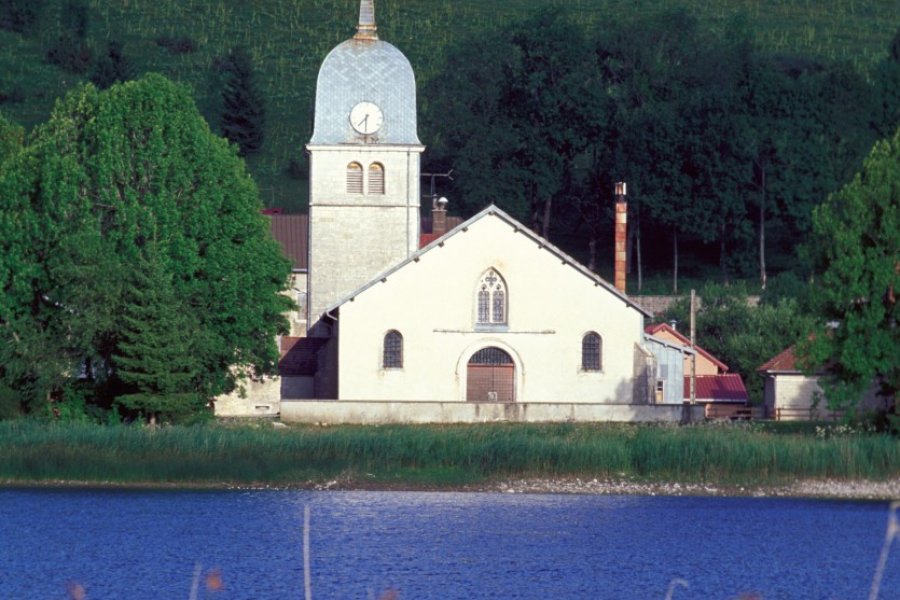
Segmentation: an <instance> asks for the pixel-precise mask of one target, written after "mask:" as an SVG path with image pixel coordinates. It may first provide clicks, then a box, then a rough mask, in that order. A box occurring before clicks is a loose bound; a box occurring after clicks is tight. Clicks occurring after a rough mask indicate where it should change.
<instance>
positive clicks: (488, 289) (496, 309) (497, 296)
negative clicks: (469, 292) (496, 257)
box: [476, 269, 508, 325]
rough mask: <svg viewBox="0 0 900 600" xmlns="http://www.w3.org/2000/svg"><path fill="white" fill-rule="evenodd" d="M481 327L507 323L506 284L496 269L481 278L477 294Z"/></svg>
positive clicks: (486, 272) (488, 271)
mask: <svg viewBox="0 0 900 600" xmlns="http://www.w3.org/2000/svg"><path fill="white" fill-rule="evenodd" d="M476 293H477V296H476V306H477V308H478V324H479V325H499V324H504V323H506V314H507V302H508V298H507V295H506V284H505V283H504V282H503V278H502V277H500V274H499V273H497V271H495V270H494V269H488V270H487V271H485V273H484V275H482V276H481V281H479V282H478V291H477V292H476Z"/></svg>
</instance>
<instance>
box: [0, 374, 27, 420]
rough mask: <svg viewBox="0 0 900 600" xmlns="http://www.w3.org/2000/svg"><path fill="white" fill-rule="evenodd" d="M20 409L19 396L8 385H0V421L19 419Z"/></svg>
mask: <svg viewBox="0 0 900 600" xmlns="http://www.w3.org/2000/svg"><path fill="white" fill-rule="evenodd" d="M22 409H23V406H22V397H21V395H20V394H19V393H18V392H17V391H16V390H14V389H12V388H11V387H9V386H8V385H4V384H3V383H0V421H3V420H6V419H15V418H17V417H21V416H22V414H23V412H22Z"/></svg>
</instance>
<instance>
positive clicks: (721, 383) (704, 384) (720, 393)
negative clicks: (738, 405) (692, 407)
mask: <svg viewBox="0 0 900 600" xmlns="http://www.w3.org/2000/svg"><path fill="white" fill-rule="evenodd" d="M694 382H695V386H694V394H695V396H696V398H697V400H699V401H700V402H747V399H748V397H747V388H746V387H744V380H743V379H741V376H740V375H738V374H737V373H733V374H731V373H726V374H723V375H698V376H697V377H695V378H694ZM690 397H691V378H690V376H689V375H688V376H685V378H684V398H685V400H688V399H690Z"/></svg>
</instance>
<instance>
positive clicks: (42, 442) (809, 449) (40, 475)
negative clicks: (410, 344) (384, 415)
mask: <svg viewBox="0 0 900 600" xmlns="http://www.w3.org/2000/svg"><path fill="white" fill-rule="evenodd" d="M520 476H521V477H566V476H579V477H581V476H590V477H602V478H635V479H640V480H644V481H650V482H653V481H685V482H699V481H714V482H719V483H730V484H762V485H764V484H778V483H783V482H785V481H788V480H791V479H795V478H826V477H827V478H836V479H886V478H892V477H898V476H900V442H898V440H897V439H896V438H893V437H890V436H885V435H877V434H859V433H856V434H851V435H824V436H822V435H819V436H816V435H810V434H798V433H786V432H779V431H771V430H764V429H762V428H760V427H751V426H740V427H723V426H693V427H671V426H648V425H641V426H637V425H608V424H591V425H587V424H586V425H571V424H558V425H551V424H548V425H521V424H492V425H454V426H431V427H423V426H419V427H415V426H383V427H300V426H297V427H291V428H287V429H274V428H271V427H270V426H268V425H267V426H256V427H249V426H243V427H229V426H222V425H209V426H203V427H192V428H185V427H165V428H155V429H153V428H142V427H124V426H121V427H102V426H95V425H82V424H46V423H36V422H28V421H12V422H2V423H0V481H7V482H52V481H78V482H96V483H100V482H110V483H118V484H185V485H195V484H201V485H204V484H210V485H212V484H233V485H251V484H270V485H297V486H306V485H312V484H315V483H321V482H323V481H328V480H331V479H335V478H340V479H341V481H344V482H347V483H348V484H351V485H354V484H355V485H370V486H373V487H378V486H385V487H411V488H414V487H434V488H442V487H454V486H461V485H467V484H478V483H482V482H485V481H489V480H491V479H499V478H504V477H520Z"/></svg>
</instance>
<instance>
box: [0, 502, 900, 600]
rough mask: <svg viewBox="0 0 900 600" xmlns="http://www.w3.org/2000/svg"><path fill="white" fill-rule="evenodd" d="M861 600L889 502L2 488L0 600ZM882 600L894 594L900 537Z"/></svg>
mask: <svg viewBox="0 0 900 600" xmlns="http://www.w3.org/2000/svg"><path fill="white" fill-rule="evenodd" d="M307 504H308V505H309V506H310V509H311V573H312V592H313V597H314V598H316V599H330V598H359V599H366V598H378V597H380V596H381V594H382V593H383V592H384V591H386V590H389V589H393V590H396V591H397V592H398V593H399V598H401V599H412V598H416V599H418V598H440V599H442V600H444V599H453V598H460V599H462V598H465V599H477V598H535V599H537V598H541V599H544V598H554V599H566V598H591V599H607V598H608V599H629V598H652V599H657V600H662V599H663V598H665V595H666V590H667V588H668V586H669V582H670V581H671V580H672V579H673V578H682V579H684V580H686V581H687V582H688V584H689V586H690V587H688V588H679V589H677V590H676V592H675V595H674V598H676V599H678V600H687V599H703V600H708V599H722V600H730V599H733V598H736V597H739V596H740V595H741V594H748V593H751V592H755V593H757V594H759V595H760V596H761V597H762V598H764V599H766V600H769V599H791V598H797V599H804V600H806V599H832V598H840V599H851V598H859V599H865V598H867V597H868V593H869V588H870V587H871V580H872V575H873V573H874V571H875V567H876V564H877V561H878V557H879V555H880V553H881V549H882V544H883V542H884V534H885V530H886V525H887V518H888V505H887V504H886V503H860V502H834V501H807V500H788V499H749V498H666V497H624V496H571V495H513V494H470V493H466V494H463V493H395V492H302V491H234V492H225V491H210V492H183V491H107V490H100V491H98V490H16V489H6V490H0V600H7V599H10V600H12V599H32V598H34V599H40V600H45V599H54V598H59V599H65V598H68V594H67V591H66V586H67V584H68V583H70V582H77V583H78V584H80V585H81V586H83V588H84V589H85V591H86V592H87V600H99V599H105V600H111V599H115V598H123V599H125V598H127V599H129V600H134V599H143V598H148V599H150V598H153V599H161V598H162V599H167V600H168V599H182V598H183V599H185V600H187V599H188V597H189V593H190V588H191V582H192V578H193V572H194V568H195V564H197V563H199V564H200V565H201V569H202V572H203V573H204V574H205V573H208V572H209V571H210V570H211V569H217V570H218V571H219V572H220V573H221V581H222V584H223V585H222V589H221V590H220V591H218V592H215V593H214V592H213V591H210V590H208V589H206V588H205V587H204V586H201V590H200V594H199V596H198V598H215V599H220V600H226V599H236V598H248V599H249V598H259V599H268V598H273V599H274V598H278V599H282V598H296V599H298V600H300V599H302V598H303V560H302V530H303V507H304V505H307ZM880 597H881V598H882V599H889V598H890V599H897V598H900V541H897V542H895V543H894V547H893V548H892V551H891V554H890V559H889V561H888V565H887V569H886V576H885V579H884V582H883V584H882V594H881V596H880Z"/></svg>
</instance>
